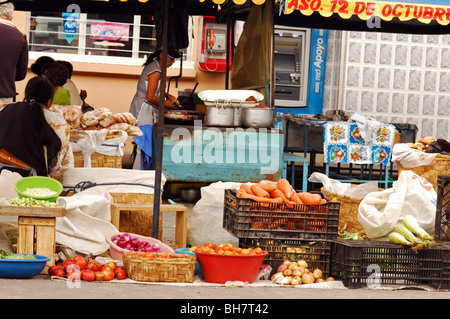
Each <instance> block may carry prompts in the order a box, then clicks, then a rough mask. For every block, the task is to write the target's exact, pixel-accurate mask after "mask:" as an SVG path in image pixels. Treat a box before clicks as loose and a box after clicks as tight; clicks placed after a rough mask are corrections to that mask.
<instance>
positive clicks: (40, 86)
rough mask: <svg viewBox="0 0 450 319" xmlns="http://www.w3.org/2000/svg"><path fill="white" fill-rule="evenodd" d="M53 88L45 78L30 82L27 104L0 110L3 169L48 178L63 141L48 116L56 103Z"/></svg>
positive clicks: (23, 103) (34, 79) (1, 165)
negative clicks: (45, 114) (50, 108)
mask: <svg viewBox="0 0 450 319" xmlns="http://www.w3.org/2000/svg"><path fill="white" fill-rule="evenodd" d="M53 95H54V88H53V85H52V84H51V83H50V81H49V80H47V79H46V78H44V77H41V76H37V77H34V78H32V79H30V80H29V81H28V83H27V86H26V88H25V101H24V102H16V103H11V104H7V105H5V106H4V107H3V108H2V109H1V111H0V123H2V124H1V125H0V167H1V168H0V170H2V169H5V168H6V169H8V170H10V171H14V172H18V173H19V174H21V175H22V176H29V175H39V176H48V175H50V172H51V171H52V168H53V167H54V163H55V162H56V160H57V156H58V153H59V151H60V149H61V140H60V138H59V137H58V135H57V134H56V133H55V131H54V130H53V129H52V127H51V126H50V125H49V124H48V122H47V120H46V119H45V116H44V111H43V110H44V109H48V108H49V107H50V106H51V105H52V103H53Z"/></svg>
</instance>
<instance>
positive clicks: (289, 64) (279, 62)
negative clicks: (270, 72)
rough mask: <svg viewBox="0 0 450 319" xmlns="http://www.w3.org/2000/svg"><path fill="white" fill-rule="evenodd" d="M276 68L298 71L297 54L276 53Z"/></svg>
mask: <svg viewBox="0 0 450 319" xmlns="http://www.w3.org/2000/svg"><path fill="white" fill-rule="evenodd" d="M275 70H283V71H291V72H296V64H295V54H288V53H275Z"/></svg>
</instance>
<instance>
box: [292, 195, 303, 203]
mask: <svg viewBox="0 0 450 319" xmlns="http://www.w3.org/2000/svg"><path fill="white" fill-rule="evenodd" d="M291 201H293V202H294V203H297V204H303V202H302V200H301V199H300V197H298V194H297V193H295V194H294V195H292V197H291Z"/></svg>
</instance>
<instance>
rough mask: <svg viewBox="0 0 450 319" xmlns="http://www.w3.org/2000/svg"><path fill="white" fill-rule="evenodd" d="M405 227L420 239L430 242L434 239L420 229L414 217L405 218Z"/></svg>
mask: <svg viewBox="0 0 450 319" xmlns="http://www.w3.org/2000/svg"><path fill="white" fill-rule="evenodd" d="M403 225H404V226H405V227H406V228H407V229H408V230H410V231H411V232H412V233H413V234H414V235H416V236H418V237H419V238H420V239H422V240H429V241H432V240H433V237H431V236H430V235H429V234H428V233H427V232H426V231H425V230H424V229H423V228H422V227H420V225H419V223H418V222H417V220H416V219H415V218H414V216H411V215H407V216H405V217H403Z"/></svg>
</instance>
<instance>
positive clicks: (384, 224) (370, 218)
mask: <svg viewBox="0 0 450 319" xmlns="http://www.w3.org/2000/svg"><path fill="white" fill-rule="evenodd" d="M436 198H437V195H436V191H435V190H434V188H433V185H432V184H431V183H430V182H428V181H427V180H426V179H424V178H423V177H420V176H419V175H417V174H415V173H414V172H412V171H402V172H401V173H400V176H399V177H398V180H397V181H395V182H394V183H393V187H392V188H388V189H386V190H384V191H379V192H373V193H369V194H367V195H366V197H364V199H363V200H362V201H361V203H360V204H359V209H358V221H359V222H360V224H361V226H362V227H363V228H364V231H365V233H366V235H367V237H369V238H370V239H372V240H388V239H387V236H388V235H389V234H390V233H391V232H392V231H393V229H394V226H395V225H396V224H398V223H401V220H402V217H404V216H406V215H412V216H414V217H415V218H416V219H417V221H418V223H419V225H420V226H421V227H422V228H423V229H425V230H426V231H427V232H428V233H429V234H430V235H433V234H434V222H435V214H436Z"/></svg>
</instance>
